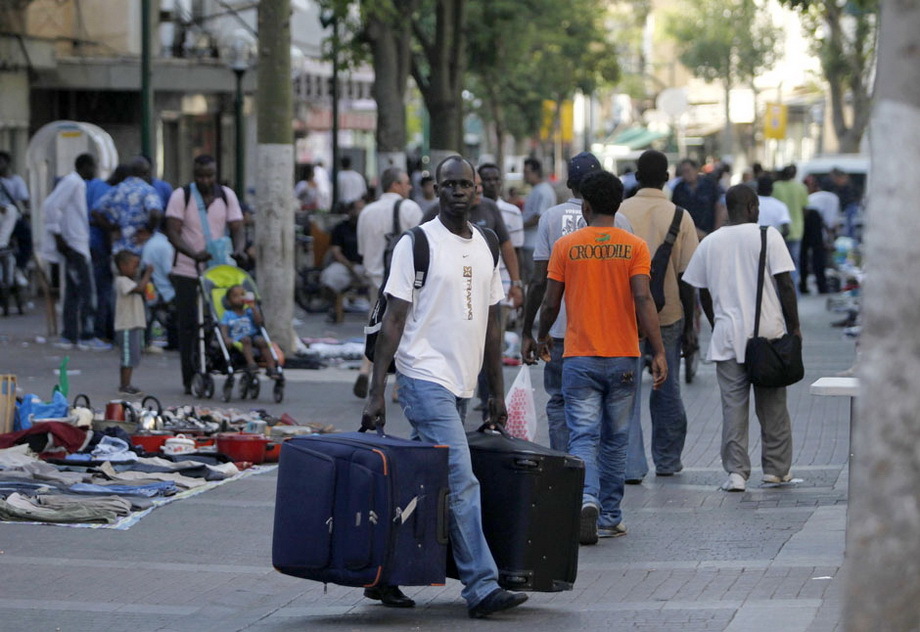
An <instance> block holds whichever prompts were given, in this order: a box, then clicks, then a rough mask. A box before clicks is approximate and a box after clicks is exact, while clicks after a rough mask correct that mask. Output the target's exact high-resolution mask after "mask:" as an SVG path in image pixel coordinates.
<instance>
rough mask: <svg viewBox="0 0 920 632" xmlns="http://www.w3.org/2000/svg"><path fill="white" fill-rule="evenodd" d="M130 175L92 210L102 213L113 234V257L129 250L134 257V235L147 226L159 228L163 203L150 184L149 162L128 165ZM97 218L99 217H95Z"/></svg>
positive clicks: (139, 159) (136, 249)
mask: <svg viewBox="0 0 920 632" xmlns="http://www.w3.org/2000/svg"><path fill="white" fill-rule="evenodd" d="M129 168H130V170H131V175H130V176H129V177H127V178H126V179H125V181H124V182H122V183H121V184H119V185H118V186H116V187H115V188H114V189H112V190H111V191H109V192H108V193H106V194H105V195H104V196H103V197H102V199H101V200H99V204H98V206H97V207H96V209H94V210H98V211H100V212H101V214H102V216H104V221H105V222H106V224H107V225H106V226H103V228H107V229H108V230H110V232H111V233H112V253H113V254H114V253H116V252H118V251H119V250H130V251H131V252H134V253H136V254H137V255H140V254H141V248H140V246H138V245H137V243H135V241H134V233H135V232H136V231H137V229H138V228H139V227H141V226H145V225H147V224H148V223H150V222H153V223H154V224H158V223H159V221H160V217H161V216H162V215H163V202H162V200H161V199H160V195H159V193H157V191H156V189H154V188H153V187H152V186H151V185H150V183H149V181H150V162H149V161H148V160H147V159H146V158H144V157H143V156H138V157H137V158H135V159H134V160H132V161H131V164H130V166H129ZM97 217H98V216H97Z"/></svg>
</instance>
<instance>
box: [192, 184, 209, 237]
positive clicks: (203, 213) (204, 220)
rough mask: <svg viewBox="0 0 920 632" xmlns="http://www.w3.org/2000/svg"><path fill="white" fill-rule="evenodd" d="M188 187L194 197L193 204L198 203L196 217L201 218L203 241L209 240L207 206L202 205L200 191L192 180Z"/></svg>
mask: <svg viewBox="0 0 920 632" xmlns="http://www.w3.org/2000/svg"><path fill="white" fill-rule="evenodd" d="M189 189H190V190H191V192H192V196H193V197H194V198H195V204H197V205H198V217H199V218H200V220H201V232H202V234H204V240H205V243H207V242H209V241H211V225H210V224H209V223H208V208H207V207H206V206H205V205H204V198H203V197H201V191H199V190H198V185H196V184H195V183H194V182H192V184H191V186H190V187H189Z"/></svg>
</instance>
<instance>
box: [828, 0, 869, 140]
mask: <svg viewBox="0 0 920 632" xmlns="http://www.w3.org/2000/svg"><path fill="white" fill-rule="evenodd" d="M825 7H826V9H825V12H824V20H825V23H826V24H827V27H828V29H827V31H828V39H827V44H826V46H827V48H828V51H827V52H826V53H825V54H824V55H822V64H821V66H822V69H823V70H824V76H825V78H826V79H827V83H828V88H829V90H828V92H829V93H830V101H831V121H832V123H833V126H834V135H835V136H836V137H837V143H838V145H839V148H838V149H839V151H840V153H845V154H847V153H857V152H858V151H859V146H860V144H861V142H862V137H863V134H864V133H865V130H866V126H867V125H868V123H869V116H870V114H871V112H872V103H871V95H870V94H869V93H868V91H867V89H866V86H865V84H864V81H863V77H862V74H861V73H862V67H861V66H862V64H863V58H862V56H861V53H860V52H859V51H858V49H859V48H860V41H855V42H853V43H851V44H850V45H851V46H852V47H853V48H854V51H856V52H854V53H853V55H852V56H850V55H848V53H847V50H846V48H845V46H844V42H845V41H846V39H847V35H846V34H845V33H844V29H843V25H842V24H841V19H842V10H841V9H840V8H839V7H838V6H837V5H836V4H835V3H833V2H826V3H825ZM862 19H863V20H865V18H862ZM855 35H858V36H860V37H870V35H869V34H868V33H867V32H866V29H865V25H864V24H860V27H859V28H857V29H856V32H855ZM847 88H849V92H850V96H851V103H852V121H851V123H850V124H848V123H847V117H846V107H847V102H846V92H847Z"/></svg>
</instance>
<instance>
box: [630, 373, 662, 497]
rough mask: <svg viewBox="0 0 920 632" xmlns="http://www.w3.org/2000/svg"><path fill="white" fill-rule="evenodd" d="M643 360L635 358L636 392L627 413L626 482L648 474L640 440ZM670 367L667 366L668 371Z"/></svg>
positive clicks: (643, 445) (642, 442)
mask: <svg viewBox="0 0 920 632" xmlns="http://www.w3.org/2000/svg"><path fill="white" fill-rule="evenodd" d="M644 368H645V358H643V357H642V356H639V357H638V358H636V390H635V392H634V394H633V404H632V407H631V408H630V413H629V445H628V447H627V449H626V480H627V481H640V480H642V479H643V478H645V475H646V474H648V460H647V459H646V458H645V441H644V440H643V439H642V371H643V369H644ZM670 368H671V365H670V364H669V365H668V369H670Z"/></svg>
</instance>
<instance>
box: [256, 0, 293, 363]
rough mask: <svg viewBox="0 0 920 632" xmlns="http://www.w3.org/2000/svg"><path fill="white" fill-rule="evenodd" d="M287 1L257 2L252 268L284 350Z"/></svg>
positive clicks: (288, 224) (287, 330) (287, 312)
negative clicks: (253, 255)
mask: <svg viewBox="0 0 920 632" xmlns="http://www.w3.org/2000/svg"><path fill="white" fill-rule="evenodd" d="M291 90H292V85H291V1H290V0H262V2H260V3H259V90H258V92H257V95H256V111H257V113H258V148H257V158H256V160H257V165H256V169H257V174H258V177H257V180H256V207H257V214H256V253H257V254H256V270H257V273H258V283H259V290H260V291H261V292H262V303H263V310H262V311H263V313H264V314H265V324H266V326H267V327H268V330H269V333H270V334H271V336H272V339H273V340H274V341H275V342H277V343H278V344H279V345H281V348H282V349H284V350H285V351H286V352H291V351H294V350H295V349H296V348H297V336H296V334H295V333H294V328H293V326H292V325H291V323H292V321H293V319H294V200H293V194H292V190H293V189H292V186H293V181H294V144H293V140H294V139H293V134H292V131H291V119H292V117H293V106H292V103H293V101H292V96H291Z"/></svg>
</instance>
